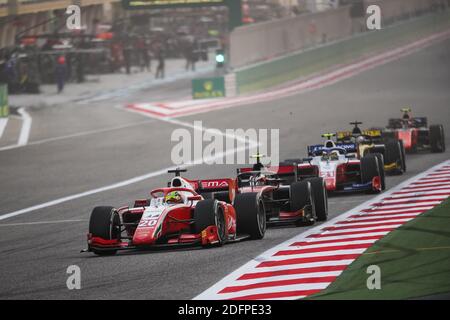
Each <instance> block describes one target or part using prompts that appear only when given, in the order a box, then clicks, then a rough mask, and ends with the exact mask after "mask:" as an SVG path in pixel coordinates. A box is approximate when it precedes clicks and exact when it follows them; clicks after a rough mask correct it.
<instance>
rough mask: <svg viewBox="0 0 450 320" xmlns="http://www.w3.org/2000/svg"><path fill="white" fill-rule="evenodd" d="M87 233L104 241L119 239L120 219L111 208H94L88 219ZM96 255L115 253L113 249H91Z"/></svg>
mask: <svg viewBox="0 0 450 320" xmlns="http://www.w3.org/2000/svg"><path fill="white" fill-rule="evenodd" d="M89 233H90V234H91V235H92V236H93V237H98V238H102V239H104V240H119V239H120V217H119V214H118V213H117V211H116V209H114V208H113V207H106V206H103V207H95V208H94V210H92V213H91V217H90V219H89ZM92 252H94V253H95V254H97V255H100V256H107V255H114V254H116V253H117V250H115V249H111V250H109V249H104V250H96V249H92Z"/></svg>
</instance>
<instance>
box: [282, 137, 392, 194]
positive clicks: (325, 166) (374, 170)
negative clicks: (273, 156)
mask: <svg viewBox="0 0 450 320" xmlns="http://www.w3.org/2000/svg"><path fill="white" fill-rule="evenodd" d="M334 136H335V134H324V135H322V137H324V138H326V139H327V140H326V141H325V143H324V144H320V145H312V146H308V156H309V158H305V159H288V160H285V162H284V163H287V164H294V165H296V166H297V168H298V171H297V173H296V179H297V180H299V181H302V180H304V179H308V178H312V177H321V178H323V179H324V181H325V186H326V189H327V191H329V192H334V193H349V192H375V193H378V192H381V191H382V190H384V189H385V188H386V184H385V171H384V165H383V155H382V154H380V153H369V154H367V155H365V156H363V157H361V158H360V159H358V158H357V157H356V156H355V154H354V153H355V150H356V144H355V143H335V142H334V141H333V140H332V137H334Z"/></svg>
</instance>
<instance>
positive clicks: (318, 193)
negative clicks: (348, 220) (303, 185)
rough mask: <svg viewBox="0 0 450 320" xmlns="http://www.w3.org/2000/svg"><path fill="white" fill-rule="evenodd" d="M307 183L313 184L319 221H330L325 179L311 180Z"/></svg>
mask: <svg viewBox="0 0 450 320" xmlns="http://www.w3.org/2000/svg"><path fill="white" fill-rule="evenodd" d="M305 181H309V182H310V183H311V188H312V193H313V197H314V206H315V210H316V217H317V221H327V219H328V193H327V189H326V188H325V181H324V180H323V178H319V177H318V178H309V179H306V180H305Z"/></svg>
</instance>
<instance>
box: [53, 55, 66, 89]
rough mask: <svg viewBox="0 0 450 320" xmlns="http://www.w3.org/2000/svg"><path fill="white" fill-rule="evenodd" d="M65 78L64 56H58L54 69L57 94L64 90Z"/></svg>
mask: <svg viewBox="0 0 450 320" xmlns="http://www.w3.org/2000/svg"><path fill="white" fill-rule="evenodd" d="M66 76H67V65H66V58H65V57H64V56H59V58H58V61H57V64H56V68H55V79H56V85H57V88H58V93H61V92H62V91H63V89H64V83H65V82H66Z"/></svg>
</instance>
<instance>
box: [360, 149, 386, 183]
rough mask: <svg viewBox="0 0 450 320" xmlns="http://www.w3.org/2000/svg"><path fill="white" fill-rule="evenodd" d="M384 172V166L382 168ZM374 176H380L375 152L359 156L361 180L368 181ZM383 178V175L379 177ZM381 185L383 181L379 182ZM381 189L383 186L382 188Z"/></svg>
mask: <svg viewBox="0 0 450 320" xmlns="http://www.w3.org/2000/svg"><path fill="white" fill-rule="evenodd" d="M383 172H384V168H383ZM376 176H380V177H381V173H380V165H379V164H378V157H377V156H376V155H375V154H370V155H368V156H366V157H362V158H361V182H362V183H369V182H371V181H372V179H373V178H374V177H376ZM381 180H383V177H381ZM381 185H382V186H383V181H382V182H381ZM382 189H383V188H382Z"/></svg>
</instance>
